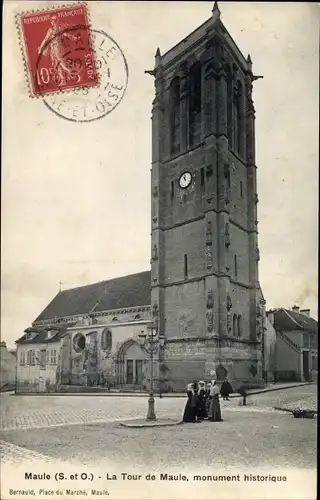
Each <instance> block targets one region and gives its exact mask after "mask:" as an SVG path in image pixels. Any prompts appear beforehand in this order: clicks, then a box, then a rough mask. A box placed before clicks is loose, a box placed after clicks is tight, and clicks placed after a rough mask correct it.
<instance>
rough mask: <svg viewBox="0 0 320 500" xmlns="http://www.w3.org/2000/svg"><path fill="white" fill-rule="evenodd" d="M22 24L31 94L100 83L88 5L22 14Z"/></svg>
mask: <svg viewBox="0 0 320 500" xmlns="http://www.w3.org/2000/svg"><path fill="white" fill-rule="evenodd" d="M18 22H19V28H20V31H21V41H22V44H23V51H24V57H25V61H26V66H27V73H28V74H27V77H28V81H29V86H30V91H31V94H33V95H34V96H36V95H44V94H48V93H53V92H57V91H63V90H67V89H73V88H79V87H80V88H83V87H92V86H96V85H97V84H98V73H97V70H96V65H95V58H94V51H93V48H92V43H91V42H92V41H91V37H90V30H89V23H88V14H87V7H86V5H85V4H76V5H71V6H67V7H61V8H56V9H54V10H44V11H38V12H32V13H25V14H23V13H22V14H19V16H18Z"/></svg>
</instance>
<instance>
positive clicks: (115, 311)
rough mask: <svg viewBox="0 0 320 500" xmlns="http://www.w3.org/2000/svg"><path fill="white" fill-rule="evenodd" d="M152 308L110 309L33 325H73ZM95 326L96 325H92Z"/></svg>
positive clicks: (46, 320)
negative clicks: (95, 318) (85, 320)
mask: <svg viewBox="0 0 320 500" xmlns="http://www.w3.org/2000/svg"><path fill="white" fill-rule="evenodd" d="M150 308H151V306H150V305H144V306H136V307H128V308H122V309H109V310H107V311H94V312H92V313H86V314H77V315H74V316H59V317H56V318H51V319H45V320H42V321H35V322H34V323H32V326H33V327H37V326H41V325H48V324H59V323H63V322H65V323H68V322H69V323H72V322H74V321H80V320H82V319H90V318H94V317H98V316H116V315H117V314H128V313H137V312H144V311H150ZM91 326H94V325H91Z"/></svg>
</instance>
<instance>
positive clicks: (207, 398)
mask: <svg viewBox="0 0 320 500" xmlns="http://www.w3.org/2000/svg"><path fill="white" fill-rule="evenodd" d="M211 386H212V383H211V382H208V383H207V385H206V404H205V407H206V414H207V418H208V413H209V408H210V403H211V397H210V390H211Z"/></svg>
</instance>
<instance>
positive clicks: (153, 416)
mask: <svg viewBox="0 0 320 500" xmlns="http://www.w3.org/2000/svg"><path fill="white" fill-rule="evenodd" d="M147 420H157V417H156V414H155V411H154V397H153V392H150V394H149V399H148V414H147Z"/></svg>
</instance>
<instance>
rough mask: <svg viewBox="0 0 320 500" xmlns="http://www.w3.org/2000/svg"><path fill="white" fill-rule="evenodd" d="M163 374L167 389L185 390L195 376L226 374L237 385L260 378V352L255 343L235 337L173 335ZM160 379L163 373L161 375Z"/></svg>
mask: <svg viewBox="0 0 320 500" xmlns="http://www.w3.org/2000/svg"><path fill="white" fill-rule="evenodd" d="M164 364H165V366H166V373H165V376H162V381H163V386H164V387H165V388H166V390H172V391H174V392H177V391H184V390H185V389H186V386H187V384H188V383H190V382H192V381H193V380H198V381H199V380H205V381H209V380H211V378H212V377H213V376H215V375H217V376H218V378H220V379H222V378H223V374H225V376H226V375H227V376H228V378H229V380H230V382H231V383H232V384H233V386H234V388H235V389H236V387H237V386H239V385H240V384H241V381H244V380H246V381H248V380H251V381H253V382H254V381H255V380H256V381H258V380H259V381H260V380H261V352H260V350H259V349H257V346H256V345H255V344H249V343H245V342H240V341H237V340H235V339H231V338H230V339H223V340H221V339H218V338H211V339H196V338H194V339H192V338H190V339H184V340H179V339H175V340H173V339H171V340H169V341H168V342H167V343H166V349H165V357H164ZM160 379H161V376H160Z"/></svg>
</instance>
